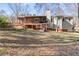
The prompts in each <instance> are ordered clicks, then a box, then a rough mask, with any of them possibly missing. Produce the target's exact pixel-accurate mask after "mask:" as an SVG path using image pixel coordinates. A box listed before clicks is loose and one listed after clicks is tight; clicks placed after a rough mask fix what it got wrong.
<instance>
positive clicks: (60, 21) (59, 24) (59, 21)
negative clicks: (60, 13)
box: [57, 18, 62, 29]
mask: <svg viewBox="0 0 79 59" xmlns="http://www.w3.org/2000/svg"><path fill="white" fill-rule="evenodd" d="M57 21H58V24H57V26H58V27H59V28H60V29H62V18H60V19H58V20H57Z"/></svg>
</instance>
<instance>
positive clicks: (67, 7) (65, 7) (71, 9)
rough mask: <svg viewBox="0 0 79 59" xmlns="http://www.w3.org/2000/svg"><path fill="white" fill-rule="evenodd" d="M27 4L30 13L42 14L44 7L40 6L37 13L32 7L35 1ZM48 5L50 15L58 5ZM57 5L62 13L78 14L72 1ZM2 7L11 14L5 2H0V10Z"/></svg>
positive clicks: (54, 13)
mask: <svg viewBox="0 0 79 59" xmlns="http://www.w3.org/2000/svg"><path fill="white" fill-rule="evenodd" d="M28 5H29V7H28V11H29V13H30V14H36V15H44V8H45V7H43V8H41V9H40V12H39V13H37V11H36V9H35V8H34V6H35V3H30V4H28ZM49 7H50V9H51V10H52V15H56V10H57V7H58V6H57V5H56V4H55V3H54V4H51V3H50V6H49ZM59 7H60V8H61V10H62V11H63V12H64V13H63V14H64V15H67V16H76V15H77V14H78V12H77V11H78V9H77V4H74V3H73V4H72V3H70V4H68V3H67V4H63V3H61V4H60V6H59ZM2 9H3V10H5V11H6V13H7V14H8V15H11V11H10V8H9V6H8V4H7V3H0V10H2Z"/></svg>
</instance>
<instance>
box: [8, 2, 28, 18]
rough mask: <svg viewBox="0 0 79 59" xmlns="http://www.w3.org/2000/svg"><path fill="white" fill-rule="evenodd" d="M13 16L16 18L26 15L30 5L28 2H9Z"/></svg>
mask: <svg viewBox="0 0 79 59" xmlns="http://www.w3.org/2000/svg"><path fill="white" fill-rule="evenodd" d="M8 6H9V8H10V10H11V13H12V16H13V15H14V16H15V19H17V17H18V16H21V15H22V16H24V15H26V13H27V9H28V5H27V4H22V3H11V4H10V3H9V4H8Z"/></svg>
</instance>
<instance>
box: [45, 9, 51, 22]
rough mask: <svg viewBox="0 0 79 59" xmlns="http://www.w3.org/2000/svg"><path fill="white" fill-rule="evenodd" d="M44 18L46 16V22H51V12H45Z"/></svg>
mask: <svg viewBox="0 0 79 59" xmlns="http://www.w3.org/2000/svg"><path fill="white" fill-rule="evenodd" d="M45 16H46V18H47V20H48V21H51V11H50V10H46V12H45Z"/></svg>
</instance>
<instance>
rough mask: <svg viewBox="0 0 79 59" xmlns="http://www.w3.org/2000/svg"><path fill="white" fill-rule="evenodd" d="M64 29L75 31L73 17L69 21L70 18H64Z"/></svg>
mask: <svg viewBox="0 0 79 59" xmlns="http://www.w3.org/2000/svg"><path fill="white" fill-rule="evenodd" d="M62 25H63V26H62V27H63V29H67V31H73V19H71V20H70V21H69V19H64V21H63V22H62Z"/></svg>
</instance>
